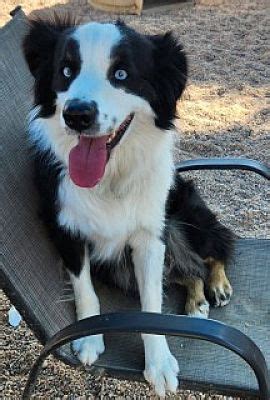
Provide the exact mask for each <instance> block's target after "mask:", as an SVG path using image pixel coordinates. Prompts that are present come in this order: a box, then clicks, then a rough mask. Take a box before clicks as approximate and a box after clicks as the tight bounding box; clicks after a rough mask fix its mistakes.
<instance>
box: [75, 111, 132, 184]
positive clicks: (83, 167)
mask: <svg viewBox="0 0 270 400" xmlns="http://www.w3.org/2000/svg"><path fill="white" fill-rule="evenodd" d="M133 117H134V114H129V115H128V116H127V118H126V119H125V120H124V121H123V122H122V123H121V125H120V126H119V127H118V128H117V129H116V130H115V131H114V132H113V133H111V134H110V135H104V136H98V137H96V138H93V137H90V136H86V135H80V136H79V143H78V144H77V146H75V147H73V149H71V151H70V153H69V174H70V177H71V179H72V181H73V182H74V183H75V184H76V185H77V186H80V187H84V188H92V187H94V186H96V185H97V184H98V182H99V181H100V180H101V178H102V177H103V175H104V172H105V168H106V163H107V161H108V160H109V157H110V153H111V151H112V149H113V148H114V147H115V146H116V145H117V144H118V143H119V142H120V140H121V139H122V137H123V136H124V134H125V132H126V131H127V129H128V127H129V125H130V124H131V121H132V120H133Z"/></svg>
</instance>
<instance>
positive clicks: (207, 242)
mask: <svg viewBox="0 0 270 400" xmlns="http://www.w3.org/2000/svg"><path fill="white" fill-rule="evenodd" d="M166 208H167V209H166V212H167V218H168V219H169V220H170V219H173V220H174V221H177V222H178V224H179V226H180V227H181V231H182V232H183V233H184V235H185V237H186V240H187V243H188V244H189V246H190V247H191V249H192V250H193V251H194V252H195V253H197V254H198V255H199V256H200V257H201V259H203V260H205V259H206V258H207V257H212V258H214V259H216V260H219V261H222V262H224V263H225V264H226V263H227V262H228V260H229V258H230V257H231V254H232V251H233V243H234V237H233V234H232V232H231V231H230V230H229V229H228V228H226V227H225V226H224V225H222V224H221V223H220V222H219V221H218V220H217V219H216V216H215V215H214V214H213V213H212V211H211V210H210V209H209V208H208V207H207V206H206V204H205V202H204V201H203V199H202V198H201V196H200V195H199V194H198V192H197V191H196V189H195V187H194V185H193V183H192V181H185V180H184V179H182V178H181V177H180V176H179V175H176V176H175V184H174V186H173V187H172V189H171V190H170V193H169V197H168V201H167V207H166Z"/></svg>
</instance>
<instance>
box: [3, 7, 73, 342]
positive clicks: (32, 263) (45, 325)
mask: <svg viewBox="0 0 270 400" xmlns="http://www.w3.org/2000/svg"><path fill="white" fill-rule="evenodd" d="M27 29H28V27H27V19H26V17H25V15H24V14H23V12H22V11H21V10H19V11H17V12H16V14H15V16H14V18H13V19H12V20H11V21H10V22H9V23H8V24H7V25H6V26H4V28H2V29H1V30H0V54H1V58H0V87H1V96H0V116H1V124H0V136H1V178H2V183H1V189H0V190H1V192H0V193H1V194H0V196H1V198H0V202H1V222H2V227H3V235H2V238H3V265H2V268H1V272H2V273H1V275H2V277H1V282H2V284H3V285H4V290H5V292H6V293H7V294H8V296H9V297H10V298H11V300H12V302H13V304H14V305H15V306H16V307H17V308H18V310H19V311H20V313H21V314H22V315H23V317H24V319H25V320H26V321H27V322H28V324H29V325H30V326H32V327H33V325H34V332H35V333H36V334H37V335H38V336H39V339H40V340H41V341H42V342H44V341H45V340H46V339H47V338H48V337H49V336H51V335H52V334H53V333H55V332H56V331H58V330H59V329H60V328H61V327H64V326H66V325H67V324H69V323H70V322H72V321H73V320H74V314H73V307H72V306H71V305H70V304H67V303H63V302H60V301H59V300H60V295H61V284H62V281H61V280H60V279H59V273H60V270H61V269H60V267H59V265H60V264H59V258H58V256H57V254H56V252H55V250H54V248H53V246H52V244H51V243H50V242H49V240H48V239H47V235H46V232H45V230H44V227H43V226H42V224H41V222H40V221H39V219H38V217H37V194H36V192H35V189H34V187H33V183H32V172H31V170H32V169H31V159H30V153H29V151H28V148H27V147H28V145H27V134H26V132H27V129H26V128H27V122H26V121H27V113H28V112H29V110H30V107H31V104H32V89H33V79H32V77H31V75H30V73H29V71H28V67H27V65H26V63H25V60H24V57H23V54H22V49H21V43H22V39H23V37H24V35H25V33H26V32H27Z"/></svg>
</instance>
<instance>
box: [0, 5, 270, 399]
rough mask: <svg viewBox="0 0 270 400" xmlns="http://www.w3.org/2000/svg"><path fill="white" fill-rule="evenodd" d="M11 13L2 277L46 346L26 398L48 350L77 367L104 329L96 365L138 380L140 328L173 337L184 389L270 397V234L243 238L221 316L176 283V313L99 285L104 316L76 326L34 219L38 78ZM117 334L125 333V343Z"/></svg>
mask: <svg viewBox="0 0 270 400" xmlns="http://www.w3.org/2000/svg"><path fill="white" fill-rule="evenodd" d="M12 15H13V19H12V20H11V21H10V22H9V23H8V24H7V25H6V26H4V27H3V28H2V29H1V31H0V65H1V69H0V81H1V97H0V115H1V124H0V129H1V132H0V135H1V145H2V154H1V170H2V182H3V183H2V185H1V213H2V214H1V218H2V225H3V230H2V232H3V264H2V267H1V283H2V285H3V289H4V291H5V293H6V294H7V296H8V297H9V298H10V300H11V302H12V303H13V304H14V305H15V306H16V308H17V309H18V310H19V312H20V313H21V315H22V316H23V318H24V319H25V321H26V322H27V324H28V325H29V326H30V328H31V329H32V330H33V331H34V333H35V335H36V336H37V338H38V339H39V340H40V341H41V343H42V344H45V347H44V350H43V353H42V355H41V357H40V358H39V360H38V361H37V363H36V364H35V366H34V368H33V370H32V373H31V375H30V379H29V382H28V385H27V387H26V390H25V393H24V398H25V399H27V398H28V397H29V395H30V392H31V391H33V388H34V382H35V378H36V375H37V373H38V371H39V368H40V366H41V364H42V361H43V360H44V358H45V357H46V356H47V353H48V352H51V351H53V353H54V354H55V356H56V357H58V358H59V359H61V360H63V361H64V362H66V363H68V364H71V365H74V366H76V365H77V364H78V360H77V359H76V357H75V356H74V355H73V354H72V351H71V350H70V346H69V345H68V342H69V341H70V340H71V339H74V338H77V337H80V336H85V335H89V334H97V333H101V332H104V333H106V335H105V341H106V351H105V353H104V354H103V355H102V356H101V357H100V359H99V360H98V361H97V362H96V363H95V365H94V366H93V367H92V368H91V371H97V372H99V373H107V374H110V375H113V376H118V377H119V376H122V377H128V378H129V379H135V378H136V379H139V378H142V373H141V372H142V370H143V368H144V354H143V345H142V342H141V340H140V337H139V335H138V333H139V332H148V333H150V332H152V333H156V334H161V333H162V334H167V335H172V337H170V338H169V344H170V348H171V350H172V353H173V354H174V355H175V356H176V357H177V358H178V359H179V361H180V369H181V378H180V387H181V388H189V389H198V390H216V391H218V392H219V393H227V394H230V395H239V396H243V397H245V398H246V397H252V396H255V397H256V396H258V395H260V398H261V399H264V400H267V399H268V400H269V398H270V377H269V366H270V290H269V287H270V240H267V239H262V240H255V239H238V240H237V243H236V250H235V255H234V259H233V260H232V262H231V265H229V267H228V275H229V276H230V280H231V282H232V285H233V287H234V292H235V295H234V296H233V298H232V301H231V303H230V305H228V306H227V307H226V308H225V309H222V310H216V309H213V310H212V312H211V317H212V318H216V319H219V320H220V321H222V322H217V321H214V320H200V319H197V318H190V317H187V316H179V315H172V314H179V313H181V312H182V311H183V308H184V307H183V305H184V298H183V297H181V293H179V290H178V291H176V290H174V289H172V290H171V291H170V292H169V293H168V296H166V297H167V298H166V305H165V306H166V309H169V310H170V315H159V314H150V313H149V314H148V313H140V312H138V311H136V310H139V303H138V302H137V301H134V299H130V298H128V297H126V296H124V295H123V294H122V293H121V292H120V291H118V290H117V289H111V288H110V289H109V288H108V287H106V286H104V285H102V284H101V283H99V282H96V283H95V286H96V290H97V292H98V295H99V298H100V300H101V309H102V315H101V316H96V317H92V318H89V319H87V320H83V321H80V322H77V323H75V324H73V323H74V320H75V317H74V307H73V303H72V302H61V301H60V300H61V293H62V290H63V278H62V277H61V273H60V272H59V271H60V270H61V268H58V267H57V265H59V256H58V254H57V253H56V251H55V249H54V247H53V245H52V243H51V242H50V241H49V240H48V238H47V235H46V233H45V229H44V227H43V225H42V224H41V222H40V221H39V219H38V217H37V210H36V205H37V201H36V200H37V195H36V192H35V189H34V187H33V185H32V179H31V163H30V160H29V154H28V150H27V145H26V122H25V121H26V115H27V112H28V111H29V108H30V105H31V88H32V84H33V81H32V77H31V76H30V73H29V72H28V69H27V66H26V64H25V61H24V59H23V55H22V52H21V41H22V38H23V36H24V34H25V33H26V31H27V24H26V19H25V16H24V14H23V12H22V11H21V10H20V9H17V10H16V11H14V12H13V13H12ZM176 168H177V170H178V171H179V172H181V171H182V172H183V171H187V170H193V169H213V168H215V169H226V168H229V169H246V170H250V171H253V172H252V173H258V174H260V175H262V176H263V177H264V178H266V179H268V180H269V179H270V170H269V167H268V166H266V165H264V164H261V163H258V162H256V161H252V160H245V159H237V160H232V159H220V160H219V159H210V160H193V161H192V160H191V161H185V162H183V163H179V164H178V165H177V166H176ZM220 173H222V172H220ZM116 312H117V313H116ZM70 324H71V325H70ZM120 332H123V333H121V340H119V335H120ZM131 332H134V334H133V335H132V334H131ZM115 333H117V335H116V334H115ZM127 333H128V334H127ZM54 335H55V336H54ZM177 336H180V338H179V337H177ZM199 339H201V340H199ZM180 343H181V345H180ZM229 350H231V351H229ZM234 353H236V354H234ZM239 356H240V357H239ZM213 366H214V367H213ZM252 369H253V370H254V372H255V374H254V373H253V371H252Z"/></svg>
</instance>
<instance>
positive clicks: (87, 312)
mask: <svg viewBox="0 0 270 400" xmlns="http://www.w3.org/2000/svg"><path fill="white" fill-rule="evenodd" d="M70 279H71V282H72V286H73V290H74V295H75V304H76V314H77V319H78V320H80V319H84V318H88V317H91V316H93V315H97V314H100V306H99V301H98V298H97V296H96V293H95V291H94V288H93V284H92V281H91V276H90V262H89V250H88V246H87V245H85V247H84V257H83V260H82V267H81V271H80V273H79V274H78V275H77V276H76V275H74V274H73V273H71V272H70ZM72 346H73V350H74V352H75V353H76V355H77V357H78V358H79V359H80V361H81V362H82V363H83V364H85V365H91V364H92V363H93V362H95V361H96V360H97V358H98V356H99V355H100V354H101V353H103V351H104V349H105V348H104V342H103V335H94V336H86V337H84V338H81V339H78V340H75V341H74V342H73V343H72Z"/></svg>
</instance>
